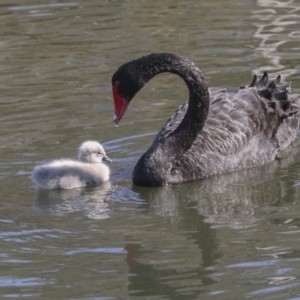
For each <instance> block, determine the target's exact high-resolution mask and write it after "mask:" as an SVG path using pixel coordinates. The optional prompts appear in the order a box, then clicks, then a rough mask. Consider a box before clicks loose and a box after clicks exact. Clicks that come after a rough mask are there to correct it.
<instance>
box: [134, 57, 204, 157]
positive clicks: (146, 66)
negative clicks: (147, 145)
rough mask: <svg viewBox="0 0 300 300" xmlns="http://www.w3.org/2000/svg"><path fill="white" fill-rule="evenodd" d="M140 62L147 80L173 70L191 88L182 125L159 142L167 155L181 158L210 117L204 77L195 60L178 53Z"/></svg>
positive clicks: (143, 75)
mask: <svg viewBox="0 0 300 300" xmlns="http://www.w3.org/2000/svg"><path fill="white" fill-rule="evenodd" d="M141 61H142V64H141V69H140V70H141V72H142V77H143V80H144V82H145V83H146V82H147V81H149V80H150V79H151V78H152V77H154V76H155V75H157V74H159V73H163V72H170V73H174V74H177V75H179V76H180V77H181V78H182V79H183V80H184V81H185V83H186V85H187V87H188V90H189V107H188V110H187V112H186V114H185V116H184V118H183V120H182V122H181V124H180V125H179V126H178V127H177V129H176V130H175V131H174V132H173V133H172V134H170V135H169V136H168V137H166V138H165V139H164V140H158V141H157V142H158V146H159V145H161V146H162V147H163V148H165V149H166V153H167V154H168V156H170V155H172V157H173V159H174V158H175V159H176V158H179V157H180V156H181V155H182V154H183V153H184V152H185V151H187V150H188V149H189V148H190V147H191V145H192V143H193V141H194V140H195V138H196V136H197V134H198V133H199V132H200V131H201V129H202V128H203V126H204V124H205V121H206V118H207V114H208V110H209V93H208V88H207V84H206V82H205V79H204V76H203V74H202V73H201V71H200V70H199V69H198V68H197V67H196V65H195V64H194V63H193V62H191V61H190V60H188V59H186V58H184V57H182V56H180V55H177V54H169V53H157V54H150V55H148V56H146V57H144V58H142V59H141Z"/></svg>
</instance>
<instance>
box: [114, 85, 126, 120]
mask: <svg viewBox="0 0 300 300" xmlns="http://www.w3.org/2000/svg"><path fill="white" fill-rule="evenodd" d="M112 92H113V96H114V103H115V115H114V123H115V124H116V125H118V124H119V122H120V121H121V119H122V118H123V116H124V114H125V112H126V109H127V107H128V105H129V102H128V101H127V100H125V99H124V98H122V97H121V96H120V95H119V93H118V84H117V83H116V84H115V85H114V86H113V87H112Z"/></svg>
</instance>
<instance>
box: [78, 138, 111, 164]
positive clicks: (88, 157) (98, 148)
mask: <svg viewBox="0 0 300 300" xmlns="http://www.w3.org/2000/svg"><path fill="white" fill-rule="evenodd" d="M78 159H79V160H80V161H82V162H87V163H101V162H102V161H108V162H112V160H111V159H110V158H109V157H108V156H107V155H106V153H105V151H104V148H103V147H102V145H101V144H100V143H98V142H96V141H86V142H84V143H83V144H82V145H81V146H80V147H79V153H78Z"/></svg>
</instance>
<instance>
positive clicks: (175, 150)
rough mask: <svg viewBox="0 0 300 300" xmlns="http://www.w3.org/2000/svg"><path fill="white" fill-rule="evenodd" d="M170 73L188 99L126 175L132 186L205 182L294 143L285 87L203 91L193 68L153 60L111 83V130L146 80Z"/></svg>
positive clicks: (133, 64) (294, 122)
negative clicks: (180, 82) (180, 80)
mask: <svg viewBox="0 0 300 300" xmlns="http://www.w3.org/2000/svg"><path fill="white" fill-rule="evenodd" d="M162 72H171V73H174V74H177V75H179V76H180V77H182V78H183V80H184V81H185V83H186V85H187V87H188V89H189V94H190V96H189V100H188V101H187V102H185V103H184V104H183V105H181V107H180V108H179V109H178V110H177V111H176V112H175V113H174V114H173V115H172V116H171V118H170V119H169V120H168V121H167V123H166V124H165V125H164V127H163V128H162V129H161V131H160V132H159V133H158V135H157V136H156V138H155V140H154V142H153V144H152V145H151V147H150V148H149V149H148V150H147V152H146V153H145V154H144V155H143V156H142V157H141V158H140V160H139V161H138V163H137V164H136V166H135V168H134V171H133V183H134V184H137V185H142V186H155V185H162V184H166V183H180V182H185V181H191V180H196V179H201V178H207V177H210V176H214V175H219V174H223V173H227V172H232V171H236V170H240V169H245V168H251V167H255V166H259V165H262V164H265V163H268V162H270V161H272V160H274V159H275V157H276V155H277V154H278V153H279V152H280V151H283V150H284V149H285V148H287V147H288V146H289V145H290V143H291V142H292V141H293V140H294V139H295V138H296V135H297V129H298V125H299V113H298V110H299V107H300V103H299V99H296V98H291V97H290V96H289V85H288V84H285V85H278V84H279V82H280V76H278V77H277V79H276V80H274V81H272V82H271V83H268V75H267V74H266V73H265V74H264V75H263V77H262V78H261V79H260V80H259V81H258V80H257V77H256V76H254V80H253V82H252V83H251V84H250V85H249V86H248V87H243V88H241V89H240V90H239V91H238V92H237V93H227V92H226V91H224V90H220V91H216V90H211V91H209V90H208V88H207V84H206V82H205V79H204V77H203V75H202V73H201V71H200V70H199V69H198V68H197V67H196V66H195V64H194V63H192V62H191V61H189V60H188V59H186V58H183V57H181V56H179V55H176V54H169V53H157V54H150V55H148V56H144V57H141V58H139V59H136V60H133V61H130V62H128V63H126V64H124V65H122V66H121V67H120V68H119V69H118V70H117V71H116V73H115V74H114V76H113V78H112V84H113V94H114V100H115V117H114V121H115V123H118V122H119V121H120V119H121V118H122V116H123V115H124V113H125V111H126V109H127V106H128V104H129V102H130V101H131V99H132V98H133V97H134V95H135V94H136V93H137V92H138V91H139V90H140V89H141V88H142V87H143V86H144V85H145V83H147V82H148V81H149V80H150V79H151V78H152V77H153V76H155V75H157V74H159V73H162Z"/></svg>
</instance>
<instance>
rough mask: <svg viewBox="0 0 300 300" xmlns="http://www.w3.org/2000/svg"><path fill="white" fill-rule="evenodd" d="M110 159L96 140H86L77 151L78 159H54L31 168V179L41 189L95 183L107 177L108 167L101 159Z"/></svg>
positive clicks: (64, 187) (73, 186)
mask: <svg viewBox="0 0 300 300" xmlns="http://www.w3.org/2000/svg"><path fill="white" fill-rule="evenodd" d="M104 160H106V161H111V160H110V159H109V158H108V157H107V156H106V153H105V151H104V149H103V147H102V146H101V144H99V143H98V142H96V141H86V142H84V143H83V144H82V145H81V146H80V148H79V153H78V161H77V160H71V159H60V160H54V161H52V162H50V163H47V164H44V165H41V166H37V167H35V168H34V169H33V172H32V180H33V181H34V183H35V184H36V185H37V186H38V187H40V188H43V189H72V188H76V187H84V186H87V185H97V184H100V183H102V182H104V181H107V180H108V179H109V168H108V167H107V166H106V165H105V164H103V163H102V161H104Z"/></svg>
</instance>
